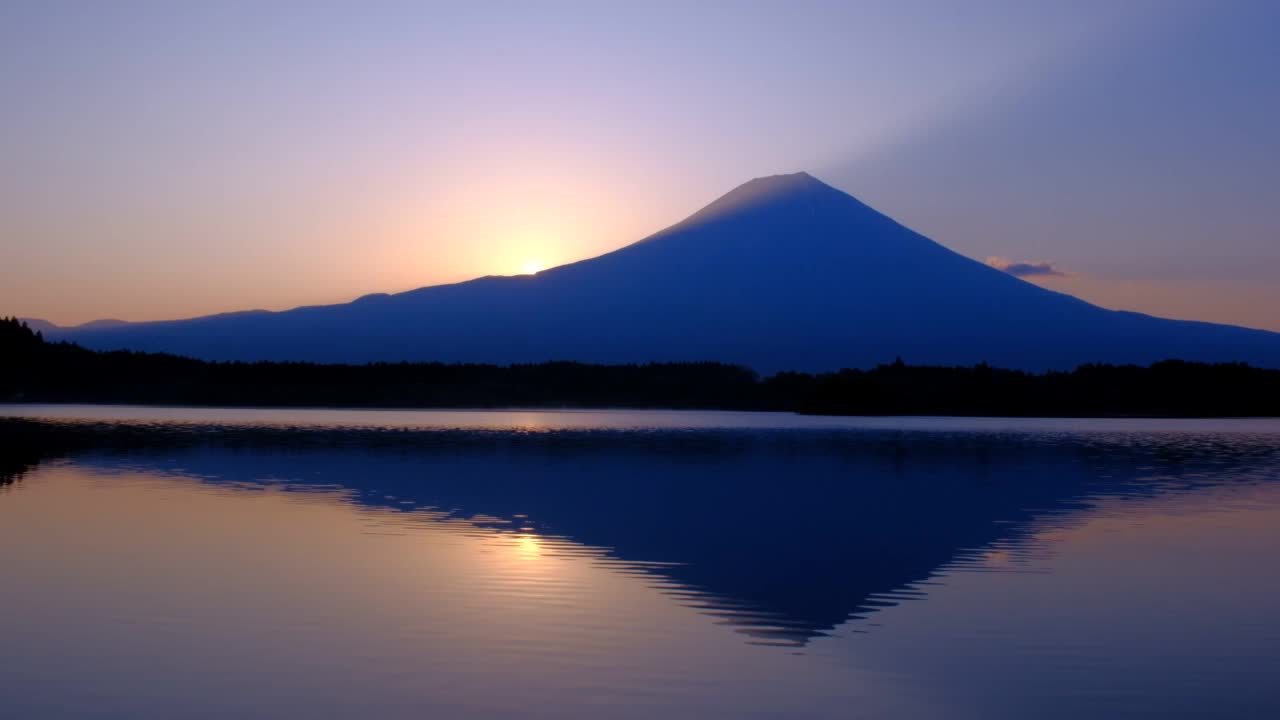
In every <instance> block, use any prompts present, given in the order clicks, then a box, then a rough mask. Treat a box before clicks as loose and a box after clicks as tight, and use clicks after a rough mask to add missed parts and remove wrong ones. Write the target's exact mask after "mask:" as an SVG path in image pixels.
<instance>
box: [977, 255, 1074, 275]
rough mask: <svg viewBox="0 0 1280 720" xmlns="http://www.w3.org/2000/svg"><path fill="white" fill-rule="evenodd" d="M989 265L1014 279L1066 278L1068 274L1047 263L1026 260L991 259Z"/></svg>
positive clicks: (988, 261)
mask: <svg viewBox="0 0 1280 720" xmlns="http://www.w3.org/2000/svg"><path fill="white" fill-rule="evenodd" d="M987 264H988V265H990V266H991V267H993V268H995V269H997V270H1002V271H1004V272H1007V273H1009V274H1010V275H1013V276H1014V277H1066V276H1067V273H1066V272H1065V271H1063V270H1059V269H1058V268H1056V267H1054V266H1053V263H1047V262H1027V261H1025V260H1009V259H1008V258H1002V257H995V256H992V257H989V258H987Z"/></svg>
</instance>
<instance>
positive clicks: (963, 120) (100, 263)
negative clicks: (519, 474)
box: [0, 0, 1280, 330]
mask: <svg viewBox="0 0 1280 720" xmlns="http://www.w3.org/2000/svg"><path fill="white" fill-rule="evenodd" d="M1278 22H1280V4H1277V3H1272V2H1266V1H1263V0H1229V1H1227V2H1202V1H1200V0H1168V1H1163V0H1135V1H1134V2H1128V3H1118V4H1117V3H1105V2H1100V1H1098V2H1083V3H1044V2H1014V1H1013V0H981V1H980V2H974V3H966V4H964V5H963V6H961V5H960V4H956V3H948V2H927V1H924V0H917V1H914V2H861V3H804V4H800V5H797V4H795V3H764V4H753V5H747V4H745V3H712V2H708V3H699V4H697V5H696V6H693V7H687V6H682V5H681V4H676V3H654V4H646V5H645V6H644V7H636V6H634V5H629V4H624V3H552V4H543V3H539V4H536V5H535V4H528V5H519V6H516V5H505V4H484V5H477V6H475V7H467V8H459V7H455V6H444V5H441V6H434V5H431V4H428V3H359V4H357V3H338V4H334V5H327V6H324V7H316V6H314V4H303V3H271V4H268V5H260V4H254V3H243V4H241V3H218V4H216V5H212V6H208V7H201V6H195V5H182V6H177V5H171V4H164V3H145V2H133V3H118V4H112V5H110V6H107V5H102V6H92V5H85V4H78V3H62V2H38V3H37V2H12V3H5V4H4V6H3V7H2V8H0V99H2V100H3V102H4V104H5V107H6V111H5V113H3V114H0V158H3V160H4V163H5V166H6V171H5V173H3V174H0V237H3V238H4V242H3V246H2V248H0V249H2V250H3V256H2V257H0V314H16V315H20V316H29V317H40V318H45V319H48V320H51V321H54V322H57V323H60V324H75V323H80V322H85V321H89V320H93V319H96V318H102V317H119V318H123V319H127V320H149V319H165V318H177V317H189V316H194V315H201V314H208V313H215V312H222V311H230V310H241V309H248V308H269V309H284V308H289V307H294V306H297V305H305V304H316V303H330V302H342V301H346V300H350V299H352V298H354V297H356V296H359V295H363V294H366V293H371V292H395V291H400V290H406V289H410V288H415V287H420V286H425V285H432V284H437V283H442V282H452V281H459V280H465V279H468V278H471V277H475V276H480V275H487V274H515V273H520V272H523V271H524V270H526V269H528V268H532V267H550V266H553V265H558V264H562V263H564V262H569V261H573V260H577V259H581V258H585V257H590V256H594V255H598V254H601V253H604V252H607V251H609V250H612V249H615V248H617V247H619V246H622V245H625V244H627V243H630V242H633V241H635V240H638V239H640V238H642V237H644V236H646V235H648V234H650V233H652V232H654V231H656V230H658V229H660V228H662V227H665V226H667V225H670V224H672V223H674V222H676V221H678V220H680V219H682V218H683V217H685V216H686V215H688V214H689V213H690V212H692V211H694V210H696V209H697V208H699V207H701V206H702V205H705V204H706V203H707V202H709V201H711V200H712V199H714V198H715V197H717V196H718V195H720V194H722V193H724V192H726V191H728V190H729V189H731V188H733V187H735V186H736V185H738V184H740V183H742V182H744V181H745V180H747V179H749V178H752V177H757V176H762V175H770V174H774V173H780V172H793V171H797V170H808V171H810V172H812V173H814V174H815V175H818V176H819V177H821V178H822V179H823V180H825V181H827V182H829V183H831V184H833V185H835V186H837V187H839V188H841V189H843V190H845V191H848V192H850V193H851V194H853V195H855V196H856V197H858V198H860V199H861V200H863V201H864V202H866V203H868V204H870V205H872V206H873V207H876V208H877V209H879V210H881V211H883V212H886V213H887V214H889V215H891V216H893V217H894V218H895V219H897V220H899V221H901V222H903V223H904V224H906V225H908V226H910V227H912V228H914V229H916V230H918V231H920V232H922V233H924V234H926V235H928V236H930V237H932V238H934V239H936V240H938V241H939V242H941V243H943V244H945V245H947V246H948V247H951V248H952V249H954V250H957V251H958V252H961V253H963V254H965V255H968V256H970V257H974V258H977V259H980V260H981V259H985V258H992V261H991V262H992V263H993V264H998V265H1001V266H1005V267H1009V268H1010V269H1013V270H1018V271H1021V272H1023V273H1024V276H1025V277H1026V279H1028V280H1031V281H1034V282H1038V283H1040V284H1043V285H1046V286H1049V287H1052V288H1054V289H1057V290H1062V291H1064V292H1068V293H1071V294H1074V295H1077V296H1080V297H1082V298H1084V299H1086V300H1089V301H1091V302H1095V303H1098V304H1101V305H1103V306H1106V307H1113V308H1121V309H1131V310H1139V311H1143V312H1149V313H1152V314H1157V315H1163V316H1170V317H1180V318H1187V319H1198V320H1211V321H1216V322H1225V323H1232V324H1241V325H1248V326H1253V327H1262V328H1268V329H1273V330H1280V313H1278V312H1277V311H1276V310H1275V308H1278V307H1280V283H1277V282H1276V281H1275V278H1276V277H1277V275H1278V274H1280V242H1277V240H1278V239H1280V202H1277V198H1276V188H1277V187H1280V138H1277V135H1276V133H1275V132H1274V128H1275V127H1280V83H1277V82H1276V80H1275V77H1276V73H1277V70H1278V69H1280V49H1277V47H1276V45H1275V43H1274V42H1273V38H1272V37H1271V35H1272V33H1273V32H1274V28H1275V27H1276V26H1277V23H1278Z"/></svg>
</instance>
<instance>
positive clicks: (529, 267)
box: [522, 260, 546, 275]
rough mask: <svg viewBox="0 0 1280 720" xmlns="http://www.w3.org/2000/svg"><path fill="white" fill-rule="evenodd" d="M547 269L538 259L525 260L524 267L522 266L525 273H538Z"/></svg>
mask: <svg viewBox="0 0 1280 720" xmlns="http://www.w3.org/2000/svg"><path fill="white" fill-rule="evenodd" d="M545 269H546V266H545V265H543V264H542V263H541V262H539V261H537V260H527V261H525V264H524V267H523V268H522V270H523V272H524V274H525V275H537V274H538V273H540V272H542V271H543V270H545Z"/></svg>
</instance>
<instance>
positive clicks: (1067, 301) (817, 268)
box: [51, 173, 1280, 372]
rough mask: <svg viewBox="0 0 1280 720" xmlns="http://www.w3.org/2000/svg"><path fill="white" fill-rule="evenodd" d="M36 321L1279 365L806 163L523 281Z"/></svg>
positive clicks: (86, 330)
mask: <svg viewBox="0 0 1280 720" xmlns="http://www.w3.org/2000/svg"><path fill="white" fill-rule="evenodd" d="M51 335H52V337H53V338H55V339H67V340H73V341H75V342H79V343H82V344H84V345H86V346H89V347H93V348H99V349H118V348H128V349H134V350H150V351H166V352H173V353H179V354H184V355H192V356H196V357H201V358H206V359H212V360H310V361H320V362H367V361H400V360H442V361H477V362H495V363H512V362H533V361H543V360H549V359H567V360H579V361H587V362H609V363H616V362H642V361H651V360H654V361H657V360H721V361H726V362H735V363H742V364H745V365H749V366H751V367H753V368H755V369H757V370H760V371H762V372H770V371H775V370H782V369H794V370H830V369H836V368H840V367H860V366H870V365H874V364H876V363H880V362H885V361H887V360H892V359H893V358H894V357H896V356H901V357H903V358H904V359H905V360H907V361H908V362H911V363H917V364H925V363H931V364H972V363H977V362H981V361H986V362H989V363H991V364H992V365H997V366H1004V367H1014V368H1026V369H1046V368H1069V367H1074V366H1076V365H1079V364H1082V363H1086V362H1111V363H1127V362H1135V363H1144V364H1145V363H1149V362H1154V361H1157V360H1161V359H1165V358H1171V357H1176V358H1181V359H1186V360H1205V361H1246V362H1249V363H1252V364H1255V365H1261V366H1268V367H1280V334H1277V333H1270V332H1265V331H1261V330H1250V329H1246V328H1239V327H1233V326H1227V325H1215V324H1211V323H1200V322H1187V321H1177V320H1166V319H1161V318H1154V317H1151V316H1147V315H1141V314H1138V313H1131V312H1118V311H1112V310H1106V309H1103V308H1099V307H1097V306H1094V305H1090V304H1089V303H1086V302H1084V301H1082V300H1079V299H1077V298H1074V297H1071V296H1069V295H1064V294H1062V293H1057V292H1053V291H1050V290H1046V289H1044V288H1041V287H1038V286H1036V285H1032V284H1030V283H1027V282H1025V281H1022V280H1019V279H1017V278H1015V277H1012V276H1011V275H1008V274H1006V273H1003V272H1001V271H999V270H996V269H994V268H991V267H988V266H986V265H984V264H983V263H980V262H977V261H975V260H972V259H969V258H966V257H964V256H962V255H959V254H957V253H955V252H952V251H951V250H948V249H947V248H945V247H943V246H942V245H939V244H938V243H936V242H934V241H932V240H930V239H928V238H926V237H924V236H923V235H920V234H919V233H916V232H913V231H912V230H910V229H908V228H906V227H903V226H902V225H900V224H898V223H897V222H894V221H893V220H892V219H890V218H888V217H886V216H885V215H882V214H881V213H879V212H876V211H875V210H873V209H872V208H870V207H868V206H866V205H864V204H863V203H861V202H859V201H858V200H856V199H855V198H853V197H852V196H850V195H848V194H846V193H843V192H841V191H839V190H836V189H835V188H832V187H830V186H829V185H826V184H824V183H822V182H820V181H819V180H817V179H815V178H813V177H812V176H810V175H808V174H806V173H797V174H793V175H778V176H773V177H766V178H758V179H756V180H752V181H750V182H748V183H746V184H744V185H742V186H740V187H738V188H736V189H734V190H733V191H731V192H730V193H728V194H727V195H725V196H723V197H721V198H720V199H718V200H716V201H715V202H713V203H711V204H710V205H708V206H707V207H705V208H703V209H702V210H700V211H698V212H697V213H695V214H694V215H692V216H690V217H689V218H687V219H686V220H684V221H682V222H680V223H678V224H676V225H673V226H671V227H669V228H667V229H666V230H663V231H661V232H658V233H657V234H655V235H652V236H650V237H648V238H645V239H644V240H641V241H639V242H636V243H634V244H632V245H628V246H626V247H623V248H621V249H619V250H616V251H614V252H611V253H607V254H605V255H601V256H599V257H595V258H591V259H589V260H583V261H581V262H576V263H572V264H569V265H563V266H560V267H557V268H553V269H550V270H545V271H543V272H540V273H537V274H536V275H524V276H513V277H482V278H478V279H476V280H471V281H468V282H463V283H457V284H451V285H437V286H432V287H424V288H420V289H418V290H411V291H409V292H404V293H399V294H395V295H386V294H378V295H368V296H365V297H362V298H360V299H358V300H355V301H354V302H351V303H347V304H341V305H327V306H314V307H302V308H296V309H293V310H288V311H285V312H264V311H250V312H245V313H231V314H225V315H214V316H209V317H201V318H194V319H190V320H180V321H168V322H148V323H131V324H126V325H116V326H108V327H81V328H74V329H65V330H57V331H54V332H53V333H52V334H51Z"/></svg>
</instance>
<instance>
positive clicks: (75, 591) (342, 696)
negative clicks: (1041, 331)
mask: <svg viewBox="0 0 1280 720" xmlns="http://www.w3.org/2000/svg"><path fill="white" fill-rule="evenodd" d="M0 548H3V551H2V552H0V610H2V611H3V612H0V717H3V718H6V719H7V718H10V717H12V718H23V719H25V718H63V717H67V718H144V719H145V718H166V719H168V718H228V717H254V718H260V717H261V718H297V717H306V718H330V717H331V718H354V717H377V718H428V717H429V718H459V719H460V720H467V719H470V718H513V717H518V718H593V719H594V718H655V717H663V718H800V719H803V718H864V717H865V718H1027V717H1036V718H1071V719H1072V720H1075V719H1077V718H1082V717H1107V718H1115V717H1144V718H1146V717H1150V718H1180V717H1205V718H1209V717H1214V718H1220V717H1227V718H1262V717H1280V690H1277V689H1276V679H1277V678H1280V569H1278V568H1280V561H1277V559H1276V558H1277V555H1278V554H1280V422H1278V421H1274V420H1217V421H1173V420H1170V421H1147V420H1114V421H1110V420H1109V421H1091V420H1003V419H956V418H906V419H895V418H888V419H843V418H802V417H796V416H790V415H775V414H762V413H697V412H631V411H614V412H545V411H528V412H525V411H510V412H487V411H486V412H470V411H465V412H464V411H456V412H453V411H450V412H434V411H431V412H404V411H327V410H324V411H296V410H210V409H163V408H161V409H157V408H118V407H113V408H101V407H76V406H0Z"/></svg>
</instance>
